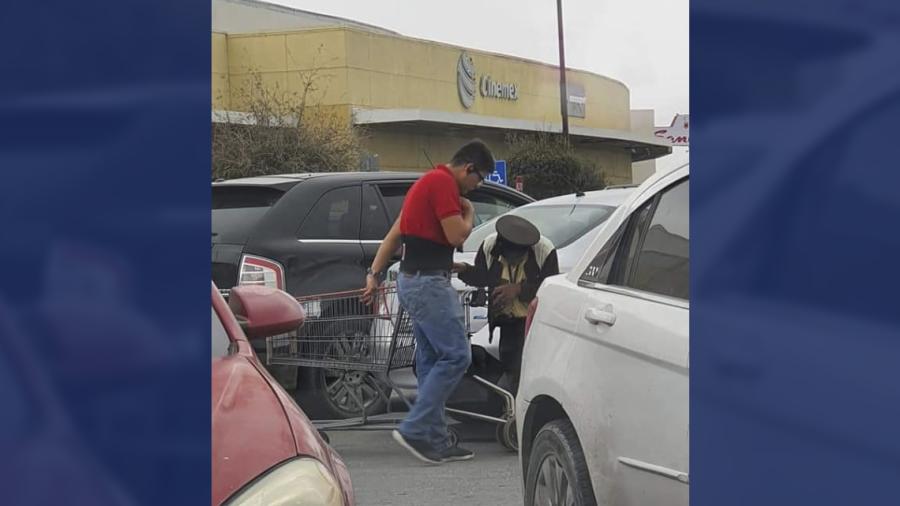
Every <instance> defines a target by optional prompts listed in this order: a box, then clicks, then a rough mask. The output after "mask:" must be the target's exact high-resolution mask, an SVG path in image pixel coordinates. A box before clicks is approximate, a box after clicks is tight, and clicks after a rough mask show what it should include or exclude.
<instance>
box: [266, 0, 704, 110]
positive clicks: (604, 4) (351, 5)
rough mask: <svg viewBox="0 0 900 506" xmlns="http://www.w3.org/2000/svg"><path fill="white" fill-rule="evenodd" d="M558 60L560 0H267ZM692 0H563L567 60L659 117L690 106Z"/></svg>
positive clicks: (431, 36)
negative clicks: (614, 84)
mask: <svg viewBox="0 0 900 506" xmlns="http://www.w3.org/2000/svg"><path fill="white" fill-rule="evenodd" d="M267 1H269V2H271V3H278V4H282V5H287V6H290V7H294V8H298V9H303V10H307V11H313V12H319V13H322V14H330V15H333V16H340V17H343V18H348V19H352V20H355V21H361V22H364V23H369V24H373V25H377V26H380V27H382V28H386V29H388V30H393V31H396V32H399V33H401V34H403V35H407V36H411V37H417V38H423V39H429V40H434V41H438V42H445V43H448V44H455V45H459V46H464V47H468V48H472V49H481V50H485V51H493V52H497V53H503V54H509V55H513V56H519V57H523V58H530V59H533V60H538V61H542V62H547V63H552V64H558V63H559V49H558V45H557V31H556V2H555V1H554V0H493V1H486V0H454V1H436V0H418V1H417V0H267ZM688 5H689V4H688V0H563V23H564V25H563V28H564V32H565V48H566V66H567V67H569V68H577V69H581V70H588V71H591V72H596V73H598V74H602V75H605V76H609V77H611V78H613V79H617V80H619V81H622V82H623V83H625V84H626V85H627V86H628V88H629V89H630V91H631V108H632V109H655V111H656V125H668V124H670V123H671V121H672V118H673V117H674V116H675V114H677V113H688V112H689V111H688Z"/></svg>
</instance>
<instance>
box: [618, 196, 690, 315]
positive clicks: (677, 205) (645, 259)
mask: <svg viewBox="0 0 900 506" xmlns="http://www.w3.org/2000/svg"><path fill="white" fill-rule="evenodd" d="M689 193H690V191H689V182H688V181H687V180H684V181H682V182H680V183H676V184H675V186H672V187H670V188H669V189H667V190H666V191H665V192H663V193H662V195H661V196H660V197H659V201H658V203H657V204H656V209H655V210H654V212H653V218H652V219H651V220H650V223H649V226H648V227H647V228H646V231H644V232H643V233H642V234H640V236H641V239H640V240H639V247H637V244H635V245H634V246H632V247H631V248H630V251H636V256H635V259H634V262H633V266H632V268H631V271H630V274H629V276H628V279H627V281H626V283H625V284H626V285H627V286H630V287H632V288H635V289H638V290H643V291H647V292H653V293H658V294H660V295H666V296H669V297H676V298H679V299H688V298H689V295H690V282H689V278H690V276H689V273H690V272H689V271H690V254H689V252H690V223H689V212H688V209H689V207H688V203H689V198H688V196H689Z"/></svg>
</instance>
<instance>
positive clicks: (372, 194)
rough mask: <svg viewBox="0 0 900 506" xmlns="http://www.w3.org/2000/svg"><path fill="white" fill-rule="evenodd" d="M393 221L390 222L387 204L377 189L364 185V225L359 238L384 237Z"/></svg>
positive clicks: (378, 238) (379, 238)
mask: <svg viewBox="0 0 900 506" xmlns="http://www.w3.org/2000/svg"><path fill="white" fill-rule="evenodd" d="M395 219H396V218H395ZM391 223H392V222H388V218H387V214H386V209H385V206H384V204H382V201H381V199H380V198H379V197H378V192H377V190H375V188H374V187H372V186H369V185H365V186H363V212H362V226H361V227H360V231H359V238H360V239H363V240H373V239H377V240H381V239H384V236H385V235H387V232H388V229H390V228H391Z"/></svg>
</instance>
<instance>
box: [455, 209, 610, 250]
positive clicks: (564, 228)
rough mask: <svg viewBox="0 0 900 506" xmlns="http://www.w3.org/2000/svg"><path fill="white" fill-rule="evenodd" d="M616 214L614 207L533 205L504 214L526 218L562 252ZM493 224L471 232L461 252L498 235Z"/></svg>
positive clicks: (489, 223) (483, 225)
mask: <svg viewBox="0 0 900 506" xmlns="http://www.w3.org/2000/svg"><path fill="white" fill-rule="evenodd" d="M615 210H616V208H615V207H613V206H597V205H574V206H569V205H553V206H534V205H532V206H525V207H519V208H516V209H513V210H512V211H510V212H509V213H507V214H514V215H516V216H521V217H522V218H525V219H526V220H528V221H530V222H531V223H532V224H534V226H535V227H537V229H538V230H540V232H541V235H543V236H544V237H546V238H547V239H550V242H552V243H553V246H554V247H556V248H564V247H566V246H568V245H569V244H571V243H572V242H574V241H575V240H576V239H578V238H579V237H581V236H583V235H584V234H586V233H587V232H588V231H589V230H591V229H593V228H594V227H596V226H597V225H599V224H601V223H603V222H604V221H606V219H607V218H609V216H610V215H611V214H612V213H613V211H615ZM496 223H497V218H494V219H493V220H491V221H487V222H485V223H483V224H482V225H479V226H478V227H477V228H475V229H474V230H472V234H471V235H469V238H468V239H467V240H466V242H465V244H463V251H478V247H479V246H480V245H481V243H482V241H484V239H485V238H486V237H487V236H489V235H491V234H493V233H494V232H496V231H497V228H496Z"/></svg>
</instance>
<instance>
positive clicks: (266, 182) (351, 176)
mask: <svg viewBox="0 0 900 506" xmlns="http://www.w3.org/2000/svg"><path fill="white" fill-rule="evenodd" d="M422 174H423V172H403V171H385V172H383V171H377V172H306V173H296V174H272V175H268V176H255V177H241V178H236V179H226V180H221V179H219V180H216V181H213V183H212V185H213V186H214V187H221V186H270V187H277V188H280V189H282V190H287V189H289V188H291V187H293V186H294V185H296V184H297V183H300V182H302V181H307V180H310V179H324V178H329V179H335V180H338V182H344V181H348V182H355V181H360V180H365V181H396V180H400V181H415V180H416V179H418V178H419V177H421V176H422ZM482 187H483V188H491V189H493V190H498V191H502V192H505V193H509V194H514V195H518V196H519V197H521V198H522V199H523V200H525V201H533V200H534V199H533V198H532V197H530V196H528V195H527V194H525V193H522V192H519V191H516V189H515V188H510V187H509V186H506V185H502V184H497V183H494V182H491V181H485V182H484V184H483V186H482Z"/></svg>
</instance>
